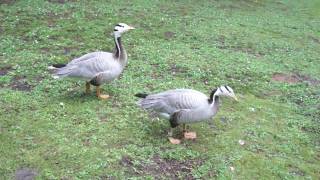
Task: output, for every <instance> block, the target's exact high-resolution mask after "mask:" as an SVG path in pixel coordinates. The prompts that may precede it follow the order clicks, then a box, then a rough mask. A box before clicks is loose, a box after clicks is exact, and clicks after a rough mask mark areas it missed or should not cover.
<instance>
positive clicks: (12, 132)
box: [0, 0, 320, 179]
mask: <svg viewBox="0 0 320 180" xmlns="http://www.w3.org/2000/svg"><path fill="white" fill-rule="evenodd" d="M3 2H7V3H2V4H1V3H0V62H1V63H0V70H1V71H0V72H2V73H0V74H1V75H0V88H1V89H0V142H1V145H0V176H1V177H0V179H10V178H13V177H14V176H15V172H16V171H17V170H19V169H21V168H30V169H33V170H34V171H36V172H37V174H38V176H37V178H38V179H104V178H115V179H124V178H129V177H131V178H133V179H145V178H147V179H153V178H191V177H193V178H205V179H208V178H211V179H214V178H215V179H319V178H320V141H319V139H320V128H319V127H320V120H319V117H320V109H319V108H320V107H319V99H320V91H319V81H317V80H320V60H319V57H320V51H319V49H320V31H319V29H320V22H319V18H320V14H319V8H320V3H319V1H317V0H309V1H306V2H303V3H302V2H300V1H297V0H290V1H289V0H287V1H285V0H283V1H271V0H270V1H269V0H241V1H236V0H234V1H231V0H229V1H204V0H199V1H196V2H195V1H164V0H160V1H144V0H134V1H120V2H118V1H113V0H111V1H108V3H107V2H106V1H90V2H87V1H70V2H65V3H57V2H56V3H54V2H48V1H42V0H33V1H31V0H30V1H27V0H25V1H16V2H12V3H8V2H10V1H3ZM60 2H63V1H60ZM118 22H124V23H127V24H130V25H133V26H134V27H136V28H137V29H136V30H135V31H132V32H129V33H127V34H125V35H124V36H123V42H124V45H125V48H126V49H127V52H128V54H129V65H128V66H127V68H126V70H125V71H124V73H123V75H122V76H121V78H120V79H119V80H117V81H115V82H113V83H112V84H109V85H107V84H106V85H104V86H103V88H104V91H106V92H108V93H109V94H110V95H111V96H112V98H111V99H109V100H108V101H100V100H97V98H96V97H95V96H94V93H92V95H89V96H85V95H84V94H83V92H84V84H83V82H81V81H79V82H77V81H73V80H62V81H56V80H54V79H52V78H51V77H50V74H49V73H48V72H47V69H46V68H47V66H48V65H49V64H51V63H64V62H67V61H69V60H71V59H72V58H75V57H77V56H80V55H83V54H85V53H87V52H91V51H96V50H106V51H110V50H112V49H113V47H114V45H113V39H112V36H111V35H110V33H111V32H112V30H113V26H114V25H115V24H116V23H118ZM168 32H169V33H168ZM166 34H167V36H166ZM168 34H169V35H172V37H171V36H169V35H168ZM8 67H9V68H8ZM275 73H283V74H295V75H296V76H298V77H300V79H299V81H298V82H296V83H285V82H277V81H273V80H272V76H273V74H275ZM225 84H228V85H229V86H231V87H233V89H234V90H235V92H236V94H237V95H238V96H239V97H240V102H239V103H234V102H233V101H231V100H229V99H227V98H223V99H222V101H223V102H222V107H221V109H220V111H219V113H218V114H217V116H216V117H215V118H214V119H213V120H212V121H210V122H204V123H199V124H195V125H192V126H191V128H192V129H193V130H195V131H196V132H197V133H198V139H197V140H196V141H183V143H182V144H181V145H171V144H169V143H168V141H167V139H166V133H167V130H168V128H169V123H168V122H166V121H152V120H151V118H150V117H149V116H148V115H147V113H146V112H144V111H142V110H140V109H139V108H138V107H136V105H135V102H136V98H135V97H134V96H133V95H134V94H135V93H137V92H159V91H162V90H166V89H171V88H192V89H197V90H200V91H202V92H204V93H209V92H210V90H211V89H213V88H215V87H217V86H219V85H225ZM240 139H242V140H244V141H245V142H246V144H245V145H243V146H241V145H239V143H238V141H239V140H240ZM231 166H232V167H234V168H235V170H234V171H231V170H230V167H231Z"/></svg>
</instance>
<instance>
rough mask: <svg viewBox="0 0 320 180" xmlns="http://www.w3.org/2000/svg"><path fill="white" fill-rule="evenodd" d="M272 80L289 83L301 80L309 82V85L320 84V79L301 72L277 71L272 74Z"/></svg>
mask: <svg viewBox="0 0 320 180" xmlns="http://www.w3.org/2000/svg"><path fill="white" fill-rule="evenodd" d="M272 80H273V81H279V82H284V83H289V84H295V83H299V82H307V83H308V84H309V85H319V84H320V80H317V79H314V78H311V77H309V76H307V75H301V74H299V73H293V74H284V73H275V74H273V75H272Z"/></svg>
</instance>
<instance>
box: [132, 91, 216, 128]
mask: <svg viewBox="0 0 320 180" xmlns="http://www.w3.org/2000/svg"><path fill="white" fill-rule="evenodd" d="M138 105H139V106H140V107H142V108H143V109H146V110H149V111H154V112H157V113H158V114H159V116H160V117H163V118H165V119H168V120H170V119H174V121H175V123H177V124H181V123H195V122H199V121H203V120H208V119H210V118H212V117H213V116H214V115H215V114H216V112H217V111H218V108H219V96H216V97H215V98H214V99H212V101H210V98H208V97H207V96H206V95H205V94H203V93H201V92H199V91H195V90H192V89H176V90H168V91H165V92H161V93H158V94H152V95H148V96H146V97H145V98H143V99H141V100H140V101H139V102H138Z"/></svg>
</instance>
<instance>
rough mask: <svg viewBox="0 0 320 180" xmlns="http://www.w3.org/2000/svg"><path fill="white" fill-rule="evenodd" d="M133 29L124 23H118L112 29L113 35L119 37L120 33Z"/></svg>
mask: <svg viewBox="0 0 320 180" xmlns="http://www.w3.org/2000/svg"><path fill="white" fill-rule="evenodd" d="M132 29H135V28H134V27H132V26H129V25H127V24H125V23H119V24H117V25H116V26H115V27H114V32H113V33H114V35H115V36H117V37H120V36H121V34H122V33H124V32H127V31H129V30H132Z"/></svg>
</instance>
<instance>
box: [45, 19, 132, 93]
mask: <svg viewBox="0 0 320 180" xmlns="http://www.w3.org/2000/svg"><path fill="white" fill-rule="evenodd" d="M131 29H134V28H133V27H131V26H128V25H127V24H124V23H119V24H117V25H116V26H115V28H114V41H115V49H114V51H113V53H110V52H91V53H88V54H85V55H83V56H81V57H79V58H76V59H73V60H72V61H70V62H69V63H68V64H66V65H61V64H59V65H52V66H50V67H49V69H51V70H52V71H53V78H55V79H58V78H64V77H73V78H80V79H83V80H85V81H86V92H89V90H90V84H91V85H94V86H97V96H98V97H100V98H102V99H107V98H108V97H109V96H108V95H102V94H100V88H99V87H100V85H102V84H103V83H106V82H111V81H113V80H115V79H116V78H117V77H119V75H120V74H121V73H122V71H123V70H124V68H125V66H126V65H127V62H128V57H127V53H126V51H125V49H124V47H123V46H122V43H121V34H122V33H124V32H126V31H129V30H131Z"/></svg>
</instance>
